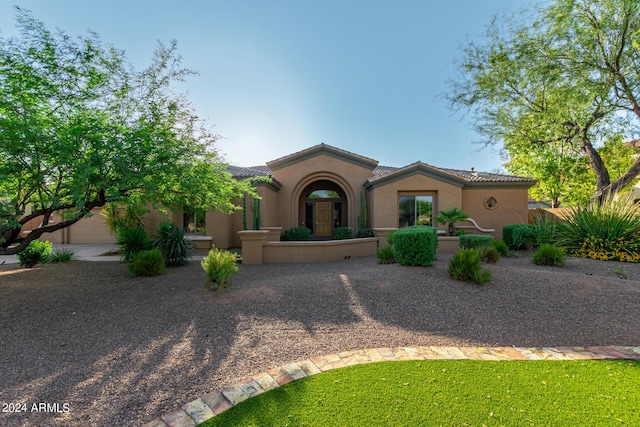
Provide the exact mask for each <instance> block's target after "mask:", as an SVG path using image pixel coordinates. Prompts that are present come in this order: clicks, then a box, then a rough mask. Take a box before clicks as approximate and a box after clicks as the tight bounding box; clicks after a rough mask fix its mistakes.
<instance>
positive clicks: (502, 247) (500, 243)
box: [491, 240, 509, 256]
mask: <svg viewBox="0 0 640 427" xmlns="http://www.w3.org/2000/svg"><path fill="white" fill-rule="evenodd" d="M491 243H492V244H493V247H494V248H496V250H497V251H498V253H499V254H500V256H507V255H508V254H509V247H508V246H507V244H506V243H505V242H504V240H494V241H492V242H491Z"/></svg>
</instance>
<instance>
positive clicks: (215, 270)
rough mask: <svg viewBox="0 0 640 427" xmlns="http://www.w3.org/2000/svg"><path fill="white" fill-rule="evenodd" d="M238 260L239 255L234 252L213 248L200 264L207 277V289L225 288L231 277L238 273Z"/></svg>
mask: <svg viewBox="0 0 640 427" xmlns="http://www.w3.org/2000/svg"><path fill="white" fill-rule="evenodd" d="M237 260H238V255H237V254H235V253H233V252H229V251H221V250H219V249H218V248H211V250H210V251H209V253H208V254H207V256H205V257H204V258H203V259H202V261H201V263H200V265H201V266H202V269H203V270H204V272H205V274H206V275H207V284H206V287H207V289H218V288H223V287H224V286H225V285H226V284H227V282H228V281H229V278H230V277H231V275H233V274H234V273H237V272H238V265H237V264H236V262H237Z"/></svg>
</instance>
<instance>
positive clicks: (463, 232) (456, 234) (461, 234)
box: [453, 230, 467, 236]
mask: <svg viewBox="0 0 640 427" xmlns="http://www.w3.org/2000/svg"><path fill="white" fill-rule="evenodd" d="M466 234H467V232H466V231H464V230H458V231H456V232H455V233H453V235H454V236H465V235H466Z"/></svg>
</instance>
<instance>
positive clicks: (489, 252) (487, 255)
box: [467, 245, 500, 263]
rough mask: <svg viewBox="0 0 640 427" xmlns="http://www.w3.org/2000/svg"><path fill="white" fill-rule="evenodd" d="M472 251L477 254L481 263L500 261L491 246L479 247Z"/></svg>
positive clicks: (496, 252) (496, 251) (498, 254)
mask: <svg viewBox="0 0 640 427" xmlns="http://www.w3.org/2000/svg"><path fill="white" fill-rule="evenodd" d="M467 249H469V248H467ZM473 249H475V250H476V252H478V256H479V257H480V261H482V262H489V263H496V262H498V261H499V260H500V252H498V250H497V249H496V247H495V246H493V245H481V246H478V247H477V248H473Z"/></svg>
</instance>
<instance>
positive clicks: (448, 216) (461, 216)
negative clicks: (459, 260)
mask: <svg viewBox="0 0 640 427" xmlns="http://www.w3.org/2000/svg"><path fill="white" fill-rule="evenodd" d="M468 218H469V215H467V214H466V213H464V212H463V211H462V209H458V208H451V209H449V210H446V211H440V213H439V214H438V217H437V218H436V220H437V221H438V222H443V223H445V224H447V226H448V229H449V236H453V235H454V233H455V231H456V227H455V226H454V224H455V223H456V222H460V221H464V220H466V219H468Z"/></svg>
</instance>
